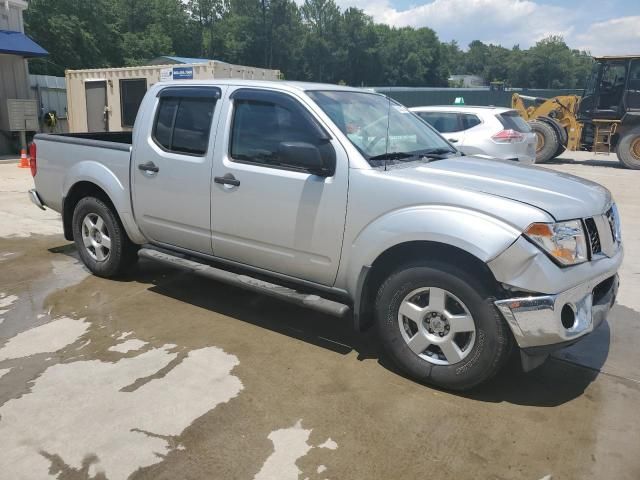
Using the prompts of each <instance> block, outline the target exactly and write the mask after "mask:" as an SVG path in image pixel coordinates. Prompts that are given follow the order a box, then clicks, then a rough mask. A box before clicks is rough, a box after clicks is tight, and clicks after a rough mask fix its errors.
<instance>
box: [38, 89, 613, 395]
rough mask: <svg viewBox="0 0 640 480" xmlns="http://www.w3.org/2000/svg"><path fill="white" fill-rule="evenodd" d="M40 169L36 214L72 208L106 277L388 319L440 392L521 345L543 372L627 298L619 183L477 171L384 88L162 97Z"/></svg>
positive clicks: (482, 376) (394, 347)
mask: <svg viewBox="0 0 640 480" xmlns="http://www.w3.org/2000/svg"><path fill="white" fill-rule="evenodd" d="M32 156H33V160H34V162H33V163H34V165H33V173H34V178H35V187H36V188H35V189H34V190H32V191H31V192H30V196H31V199H32V201H33V202H34V203H35V204H36V205H38V206H39V207H41V208H43V207H45V206H46V207H48V208H51V209H53V210H55V211H58V212H61V214H62V221H63V224H64V233H65V237H66V238H67V239H68V240H74V241H75V243H76V245H77V248H78V251H79V252H80V255H81V257H82V260H83V261H84V263H85V264H86V266H87V267H88V268H89V270H91V271H92V272H93V273H94V274H96V275H100V276H103V277H112V276H116V275H119V274H121V273H122V272H123V271H124V270H125V269H127V268H128V267H130V266H131V265H132V264H134V262H135V261H136V260H137V258H138V257H145V258H150V259H154V260H158V261H161V262H165V263H168V264H170V265H175V266H178V267H182V268H185V269H188V270H191V271H193V272H195V273H197V274H201V275H204V276H207V277H210V278H213V279H216V280H220V281H224V282H228V283H231V284H235V285H240V286H243V287H245V288H248V289H251V290H255V291H259V292H264V293H266V294H268V295H272V296H276V297H279V298H282V299H284V300H287V301H291V302H295V303H298V304H300V305H304V306H307V307H309V308H314V309H317V310H321V311H323V312H328V313H332V314H335V315H341V316H345V317H347V318H350V319H352V320H353V322H354V324H355V328H357V329H363V328H365V327H367V326H368V325H370V324H374V325H375V327H376V328H377V331H378V333H379V338H380V341H381V343H382V345H383V346H384V347H385V349H386V352H387V355H389V356H390V357H391V358H392V359H393V360H395V362H397V364H398V365H399V366H400V367H401V368H402V369H403V370H404V371H405V372H406V373H407V374H408V375H410V376H412V377H413V378H415V379H417V380H418V381H421V382H426V383H431V384H435V385H438V386H440V387H443V388H448V389H454V390H465V389H469V388H472V387H474V386H476V385H478V384H480V383H481V382H484V381H486V380H487V379H489V378H490V377H492V376H493V375H494V374H495V373H496V372H497V371H498V370H499V369H500V368H501V367H502V366H503V365H504V364H505V362H506V361H507V359H508V358H509V357H510V353H511V352H512V350H513V348H519V350H520V357H521V361H522V363H523V367H524V369H525V370H529V369H531V368H534V367H535V366H537V365H538V364H540V363H541V362H542V361H544V359H545V358H546V357H547V356H548V354H549V353H550V352H551V351H553V350H554V349H558V348H562V347H563V346H566V345H569V344H571V343H573V342H575V341H577V340H578V339H580V338H582V337H584V336H585V335H586V334H588V333H590V332H591V331H593V330H594V329H595V328H596V327H597V326H598V325H599V324H600V323H601V322H602V321H603V319H604V318H606V316H607V314H608V312H609V310H610V308H611V306H612V305H613V303H614V301H615V297H616V292H617V288H618V276H617V271H618V268H619V267H620V263H621V262H622V257H623V251H622V243H621V238H620V224H619V219H618V213H617V209H616V206H615V204H614V202H613V200H612V198H611V195H610V193H609V192H608V191H607V190H606V189H605V188H603V187H602V186H600V185H597V184H595V183H592V182H589V181H586V180H583V179H581V178H576V177H573V176H569V175H564V174H560V173H555V172H551V171H548V170H544V169H540V168H538V167H528V166H521V165H516V164H513V163H510V162H507V161H493V160H487V159H479V158H474V157H465V156H462V155H461V154H460V153H459V152H458V151H456V149H455V148H454V147H453V146H452V145H450V144H449V143H448V142H447V141H446V140H444V139H443V138H442V137H441V136H440V135H439V134H438V133H437V132H436V131H435V130H433V129H432V128H431V127H430V126H429V125H428V124H426V123H425V122H424V121H422V120H421V119H420V118H418V117H417V116H415V115H414V114H412V113H411V112H409V111H408V110H407V109H406V108H404V107H403V106H401V105H399V104H397V103H395V102H393V101H392V100H390V99H388V98H387V97H385V96H382V95H379V94H376V93H372V92H369V91H363V90H358V89H353V88H347V87H339V86H335V85H323V84H305V83H295V82H258V81H237V80H228V81H224V80H222V81H210V82H174V83H158V84H156V85H154V86H153V87H151V88H150V89H149V91H148V92H147V94H146V97H145V98H144V100H143V102H142V104H141V106H140V110H139V112H138V116H137V118H136V122H135V128H134V129H133V133H127V132H114V133H94V134H67V135H37V136H36V137H35V141H34V145H33V147H32ZM214 285H215V284H212V287H211V288H212V289H213V288H215V286H214Z"/></svg>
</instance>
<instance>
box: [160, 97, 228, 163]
mask: <svg viewBox="0 0 640 480" xmlns="http://www.w3.org/2000/svg"><path fill="white" fill-rule="evenodd" d="M172 90H174V91H172ZM160 95H161V97H160V102H159V105H158V113H157V114H156V120H155V123H154V127H153V139H154V140H155V142H156V143H157V144H158V145H160V146H161V147H162V148H163V149H164V150H168V151H170V152H175V153H182V154H187V155H197V156H203V155H204V154H205V153H206V152H207V146H208V144H209V134H210V132H211V120H212V119H213V111H214V109H215V105H216V101H217V99H218V98H219V96H220V91H219V89H205V88H199V89H196V88H184V89H180V88H176V89H171V88H169V89H166V91H162V92H161V93H160Z"/></svg>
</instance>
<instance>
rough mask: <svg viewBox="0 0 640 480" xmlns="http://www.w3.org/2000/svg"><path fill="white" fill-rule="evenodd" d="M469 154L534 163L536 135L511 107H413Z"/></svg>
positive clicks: (449, 139)
mask: <svg viewBox="0 0 640 480" xmlns="http://www.w3.org/2000/svg"><path fill="white" fill-rule="evenodd" d="M409 110H411V111H412V112H413V113H415V114H416V115H418V116H419V117H420V118H422V119H423V120H425V121H426V122H427V123H429V124H430V125H431V126H432V127H433V128H435V129H436V130H437V131H438V132H440V133H441V134H442V135H443V136H444V137H445V138H446V139H447V140H448V141H449V142H451V143H453V144H454V145H455V146H456V148H457V149H458V150H460V151H462V152H463V153H465V154H466V155H478V156H483V155H486V156H488V157H492V158H499V159H503V160H513V161H516V162H520V163H525V164H531V163H534V162H535V159H536V135H535V133H533V132H532V131H531V127H529V124H528V123H527V122H526V121H525V120H524V119H523V118H522V117H521V116H520V115H519V114H518V112H516V111H515V110H512V109H510V108H503V107H470V106H462V105H460V106H458V105H450V106H433V107H414V108H410V109H409Z"/></svg>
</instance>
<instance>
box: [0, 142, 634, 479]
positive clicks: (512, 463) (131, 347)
mask: <svg viewBox="0 0 640 480" xmlns="http://www.w3.org/2000/svg"><path fill="white" fill-rule="evenodd" d="M547 168H551V169H553V170H557V171H563V172H570V173H574V174H576V175H579V176H582V177H584V178H588V179H592V180H596V181H598V182H600V183H602V184H604V185H605V186H607V187H608V188H609V189H611V190H612V192H613V193H614V196H615V198H616V200H617V202H618V205H619V207H620V211H621V216H622V222H623V236H624V239H625V242H626V252H627V255H626V259H625V263H624V265H623V268H622V272H621V276H622V279H621V280H622V284H621V290H620V296H619V303H618V305H616V306H615V307H614V309H613V311H612V313H611V315H610V318H609V320H608V322H607V323H605V324H603V325H602V326H601V328H599V329H598V330H597V331H596V332H594V334H593V335H591V336H590V337H589V338H588V339H585V340H584V341H583V342H581V343H579V344H577V345H575V346H574V347H571V348H569V349H566V350H563V351H561V352H559V353H558V354H556V355H555V357H554V358H552V359H551V360H549V361H548V362H547V363H545V364H544V365H543V366H542V367H540V368H539V369H537V370H535V371H534V372H531V373H529V374H526V375H525V374H521V373H519V372H518V371H517V369H515V368H512V369H508V370H507V371H505V372H503V373H502V374H501V375H500V376H499V377H497V378H496V379H494V380H493V381H491V382H490V383H489V384H487V385H485V386H484V387H482V388H480V389H479V390H477V391H475V392H473V393H470V394H465V395H456V394H451V393H447V392H443V391H439V390H437V389H434V388H429V387H425V386H422V385H419V384H416V383H415V382H413V381H411V380H408V379H406V378H404V377H403V376H402V375H400V374H399V373H398V372H397V371H396V370H395V369H394V367H393V366H391V365H389V363H388V362H387V361H386V360H385V358H384V357H381V356H379V353H378V349H377V347H376V346H375V342H374V341H373V338H372V336H371V335H370V334H368V335H356V334H355V333H353V332H352V331H351V329H350V327H349V325H348V324H347V322H344V321H341V320H338V319H335V318H332V317H327V316H323V315H320V314H316V313H313V312H310V311H308V310H304V309H300V308H296V307H293V306H291V305H288V304H284V303H280V302H278V301H275V300H272V299H269V298H267V297H263V296H260V295H255V294H251V293H247V292H245V291H242V290H238V289H235V288H231V287H228V286H225V285H222V284H218V283H215V282H212V281H207V280H203V279H201V278H198V277H195V276H193V275H189V274H184V273H181V272H179V271H177V270H173V269H171V268H167V267H164V266H160V265H157V264H153V263H149V262H146V261H141V262H140V264H139V266H138V268H137V269H136V270H135V271H134V272H133V273H132V274H131V275H130V276H128V277H127V278H124V279H121V280H118V281H113V280H103V279H100V278H97V277H94V276H91V275H89V274H88V273H87V271H86V270H85V269H84V267H83V266H82V265H81V264H80V263H79V261H78V259H77V255H76V252H75V248H74V247H73V245H72V244H71V243H70V242H67V241H66V240H64V238H63V237H62V235H61V227H60V222H59V218H58V216H57V215H56V214H55V213H53V212H51V211H45V212H43V211H40V210H38V209H37V208H35V207H34V206H32V205H31V204H29V203H28V200H27V197H26V195H25V192H26V190H27V189H28V188H30V186H31V185H32V180H31V177H30V175H29V171H28V170H20V169H18V168H17V167H16V166H15V165H13V164H8V165H0V479H11V480H14V479H21V478H24V479H41V478H46V477H54V478H59V479H81V478H82V479H87V478H92V479H107V478H108V479H125V478H134V479H176V478H180V479H205V478H206V479H257V480H267V479H273V480H289V479H298V478H299V479H305V478H308V479H310V480H311V479H314V480H315V479H321V480H322V479H334V480H337V479H364V478H366V479H371V480H372V479H384V480H387V479H414V478H416V479H417V478H438V479H448V478H456V479H467V478H468V479H531V480H540V479H542V478H553V479H591V478H594V479H616V480H623V479H629V480H637V479H638V478H640V455H638V453H640V451H639V446H640V415H639V414H638V405H640V372H639V370H638V365H640V350H639V349H638V348H637V345H638V344H639V343H640V313H639V312H640V296H638V294H637V293H636V292H638V291H639V290H638V287H640V281H639V276H640V263H639V262H640V260H639V259H640V238H639V237H640V209H638V207H637V205H636V203H637V202H638V200H640V193H639V191H638V186H639V185H640V171H630V170H623V169H619V168H618V165H617V163H616V162H615V161H612V160H611V159H609V158H607V157H600V156H599V157H596V158H594V157H593V155H589V154H572V155H565V156H563V158H561V159H558V160H556V161H554V163H553V164H550V165H548V166H547Z"/></svg>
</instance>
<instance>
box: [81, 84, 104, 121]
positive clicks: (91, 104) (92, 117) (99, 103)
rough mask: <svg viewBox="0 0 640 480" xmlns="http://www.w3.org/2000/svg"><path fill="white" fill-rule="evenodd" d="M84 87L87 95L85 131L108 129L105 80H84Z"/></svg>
mask: <svg viewBox="0 0 640 480" xmlns="http://www.w3.org/2000/svg"><path fill="white" fill-rule="evenodd" d="M84 89H85V93H86V97H87V131H88V132H106V131H108V130H109V126H108V124H107V115H108V113H107V82H105V81H99V82H85V84H84Z"/></svg>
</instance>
